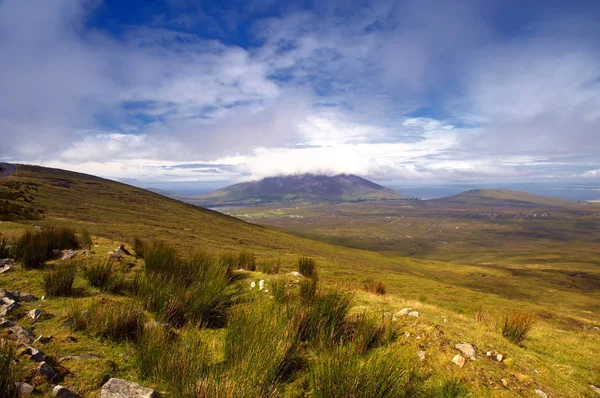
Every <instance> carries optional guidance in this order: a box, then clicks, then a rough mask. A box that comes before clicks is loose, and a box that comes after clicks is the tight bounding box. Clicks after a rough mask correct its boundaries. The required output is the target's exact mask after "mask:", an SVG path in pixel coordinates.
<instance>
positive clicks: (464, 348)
mask: <svg viewBox="0 0 600 398" xmlns="http://www.w3.org/2000/svg"><path fill="white" fill-rule="evenodd" d="M454 348H456V349H457V350H460V351H461V352H462V353H463V354H465V356H467V357H469V358H471V359H475V358H477V354H476V353H475V349H474V348H473V346H472V345H471V344H469V343H461V344H457V345H455V346H454Z"/></svg>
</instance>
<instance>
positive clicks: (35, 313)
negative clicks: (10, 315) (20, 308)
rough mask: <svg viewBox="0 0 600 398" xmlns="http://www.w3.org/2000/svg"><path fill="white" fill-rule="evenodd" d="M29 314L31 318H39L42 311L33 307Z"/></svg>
mask: <svg viewBox="0 0 600 398" xmlns="http://www.w3.org/2000/svg"><path fill="white" fill-rule="evenodd" d="M27 316H28V317H30V318H31V319H33V320H34V321H35V320H37V319H38V318H39V317H40V316H42V311H40V310H38V309H37V308H36V309H33V310H31V311H29V312H28V313H27Z"/></svg>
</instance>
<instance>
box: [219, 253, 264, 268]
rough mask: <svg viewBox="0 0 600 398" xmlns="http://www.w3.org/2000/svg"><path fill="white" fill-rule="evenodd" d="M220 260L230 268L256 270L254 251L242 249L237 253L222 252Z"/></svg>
mask: <svg viewBox="0 0 600 398" xmlns="http://www.w3.org/2000/svg"><path fill="white" fill-rule="evenodd" d="M220 260H221V262H222V263H223V264H227V265H228V266H229V267H230V268H231V269H245V270H246V271H256V256H255V255H254V253H252V252H249V251H246V250H242V251H241V252H239V253H234V252H227V253H222V254H221V256H220Z"/></svg>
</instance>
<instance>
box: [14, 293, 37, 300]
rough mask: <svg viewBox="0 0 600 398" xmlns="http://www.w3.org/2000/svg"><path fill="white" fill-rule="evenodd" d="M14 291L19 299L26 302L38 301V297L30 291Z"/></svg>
mask: <svg viewBox="0 0 600 398" xmlns="http://www.w3.org/2000/svg"><path fill="white" fill-rule="evenodd" d="M12 293H13V294H14V295H15V296H16V297H17V301H26V302H30V301H37V298H35V297H33V296H32V295H31V294H29V293H21V292H12Z"/></svg>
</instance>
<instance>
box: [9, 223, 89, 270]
mask: <svg viewBox="0 0 600 398" xmlns="http://www.w3.org/2000/svg"><path fill="white" fill-rule="evenodd" d="M78 248H79V242H78V240H77V237H76V236H75V231H74V230H72V229H70V228H51V229H45V230H41V231H36V230H27V231H25V232H24V233H23V234H22V235H21V236H20V237H19V238H18V239H17V242H16V247H15V256H16V259H17V260H19V261H21V262H22V263H23V267H24V268H26V269H30V268H39V267H40V266H41V265H42V264H43V263H44V262H45V261H46V260H48V259H50V258H51V257H52V256H53V253H54V250H65V249H78Z"/></svg>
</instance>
